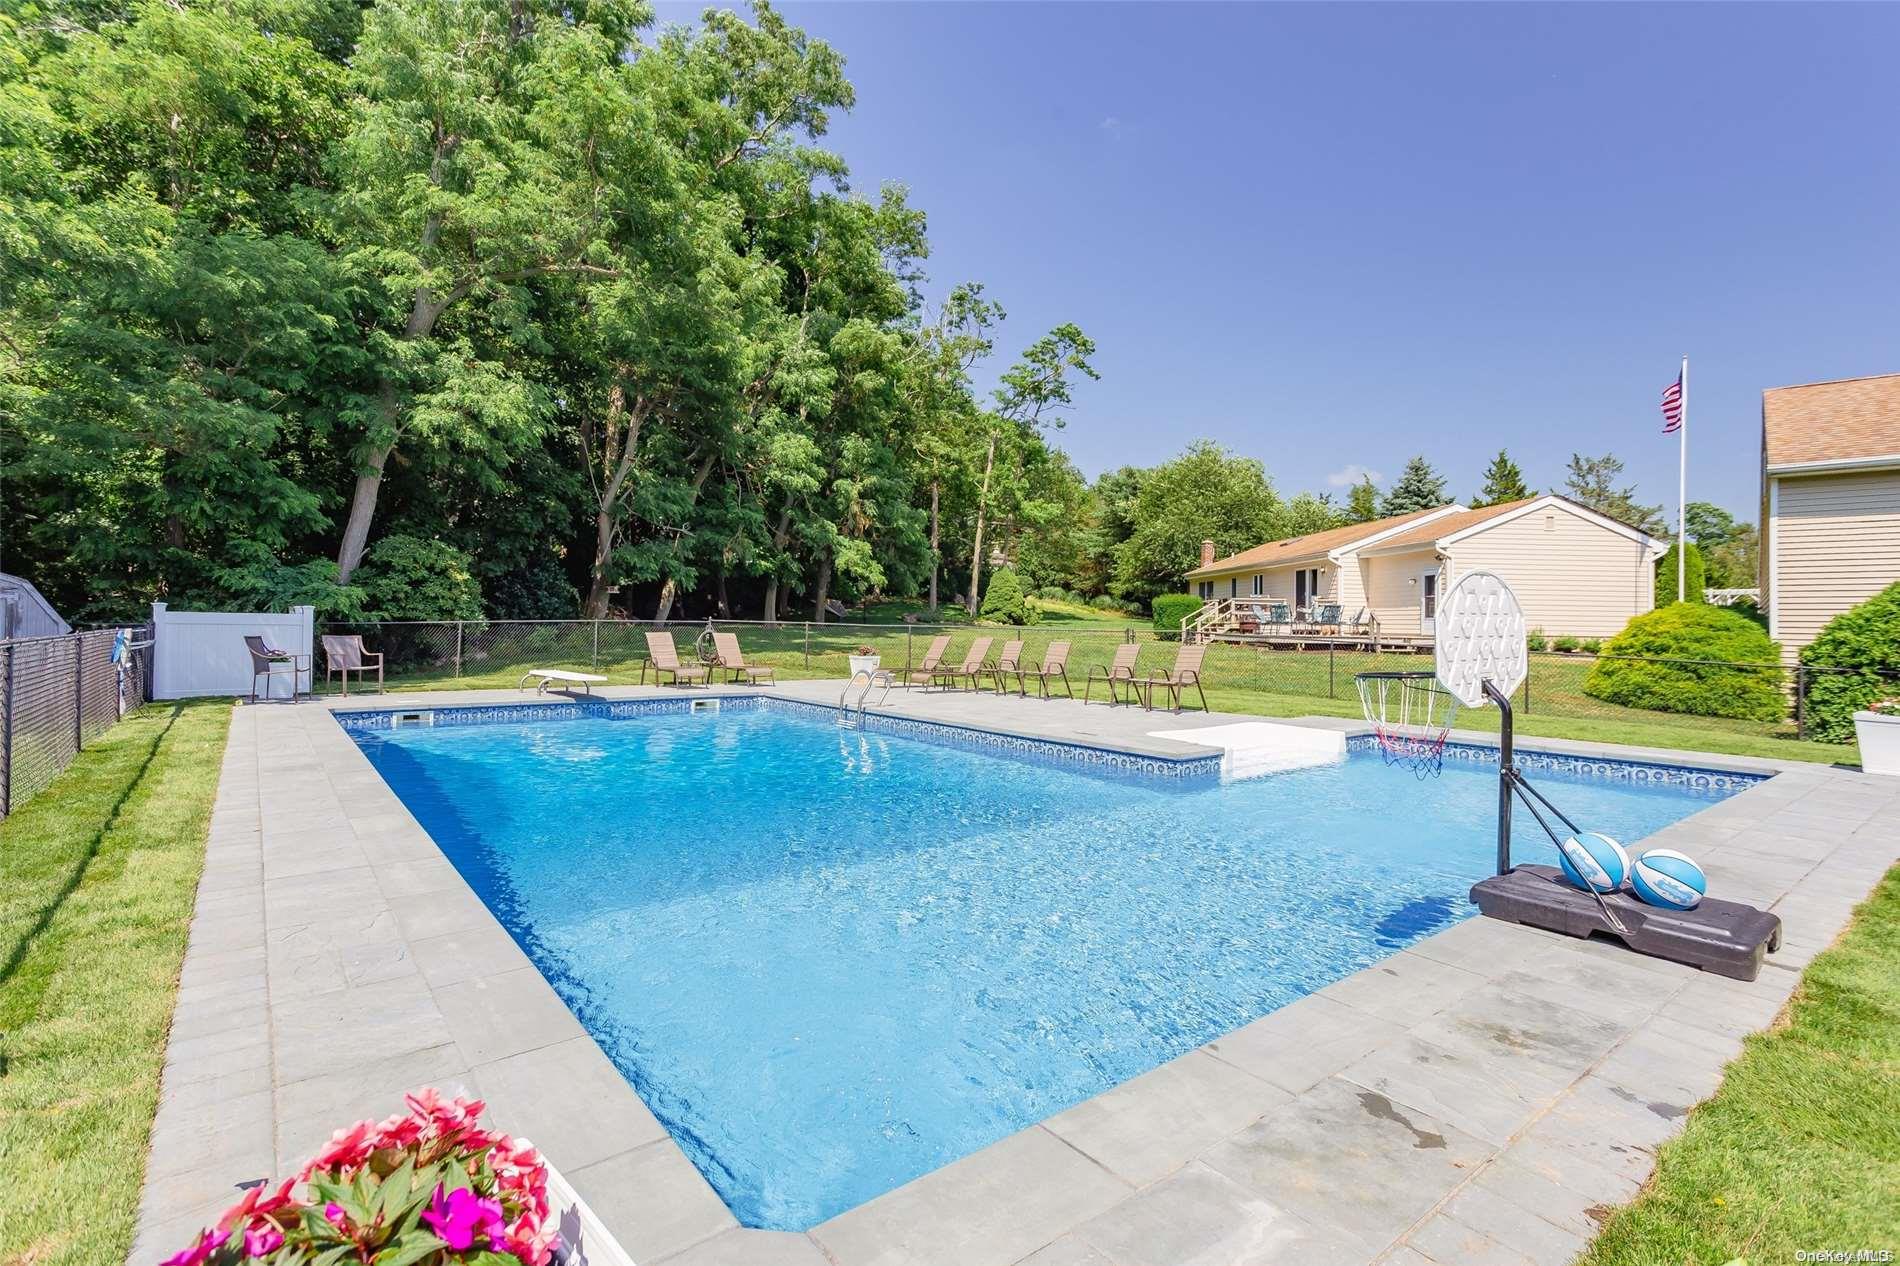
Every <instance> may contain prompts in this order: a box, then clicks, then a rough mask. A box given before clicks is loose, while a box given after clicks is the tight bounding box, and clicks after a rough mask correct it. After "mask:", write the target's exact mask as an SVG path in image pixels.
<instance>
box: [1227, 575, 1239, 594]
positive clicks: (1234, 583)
mask: <svg viewBox="0 0 1900 1266" xmlns="http://www.w3.org/2000/svg"><path fill="white" fill-rule="evenodd" d="M1227 596H1228V597H1230V598H1238V597H1239V596H1240V577H1238V576H1235V577H1234V578H1233V579H1232V580H1229V581H1228V582H1227Z"/></svg>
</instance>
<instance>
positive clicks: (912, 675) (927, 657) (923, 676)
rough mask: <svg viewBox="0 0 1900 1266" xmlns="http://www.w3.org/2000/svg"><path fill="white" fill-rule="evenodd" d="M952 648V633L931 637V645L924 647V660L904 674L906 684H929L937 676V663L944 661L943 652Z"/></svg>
mask: <svg viewBox="0 0 1900 1266" xmlns="http://www.w3.org/2000/svg"><path fill="white" fill-rule="evenodd" d="M949 649H950V635H949V634H948V633H945V634H944V635H943V636H941V637H933V638H931V639H930V645H929V646H928V647H926V648H925V649H924V658H923V662H922V663H920V664H918V665H917V667H916V668H915V669H914V670H912V671H910V672H907V673H905V674H904V684H905V685H906V686H928V685H929V684H930V683H931V682H932V681H935V680H936V677H937V665H938V664H940V663H942V662H943V653H944V652H945V651H947V650H949Z"/></svg>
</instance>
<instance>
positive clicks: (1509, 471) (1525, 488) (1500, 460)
mask: <svg viewBox="0 0 1900 1266" xmlns="http://www.w3.org/2000/svg"><path fill="white" fill-rule="evenodd" d="M1530 495H1531V490H1530V485H1529V484H1526V483H1525V482H1524V472H1523V471H1522V470H1521V469H1519V467H1518V464H1517V463H1516V462H1514V461H1512V460H1511V455H1510V454H1509V453H1508V452H1506V451H1505V450H1503V449H1499V450H1498V455H1497V456H1496V457H1493V458H1492V459H1491V464H1490V465H1489V466H1487V467H1485V471H1484V486H1483V487H1481V488H1479V489H1478V495H1477V496H1475V497H1473V498H1472V499H1471V508H1472V509H1474V510H1476V509H1478V508H1480V507H1481V506H1501V505H1505V504H1507V503H1509V502H1512V501H1522V500H1524V499H1525V498H1526V497H1529V496H1530Z"/></svg>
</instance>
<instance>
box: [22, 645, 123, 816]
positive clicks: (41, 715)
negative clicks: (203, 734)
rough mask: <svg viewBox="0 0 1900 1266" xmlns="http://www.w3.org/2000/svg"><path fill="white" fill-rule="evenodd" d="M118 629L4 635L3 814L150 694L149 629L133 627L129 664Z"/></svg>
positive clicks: (63, 767)
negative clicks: (117, 653)
mask: <svg viewBox="0 0 1900 1266" xmlns="http://www.w3.org/2000/svg"><path fill="white" fill-rule="evenodd" d="M118 632H119V631H118V630H117V629H86V630H83V631H81V632H77V633H69V634H66V635H64V636H61V637H36V638H26V639H22V640H18V641H11V642H0V818H4V817H6V816H7V815H9V814H11V813H12V812H13V811H14V810H15V809H17V808H18V807H19V806H20V805H22V804H24V803H26V801H27V800H28V799H29V798H30V797H32V796H33V795H34V794H36V793H37V792H39V791H41V790H42V789H44V788H45V786H46V785H47V784H48V783H50V782H52V781H53V779H54V778H55V777H57V776H58V774H59V772H60V771H61V770H63V769H65V768H66V766H68V765H70V764H71V763H72V761H73V757H75V756H77V755H78V754H79V752H80V751H81V749H83V748H84V747H85V746H86V744H88V743H90V742H91V741H92V740H93V739H95V738H97V737H99V735H101V734H103V733H104V732H105V731H106V730H107V729H109V728H111V726H112V725H113V723H114V722H116V721H117V720H118V719H119V718H120V717H121V716H123V715H125V714H126V713H127V712H130V711H132V710H133V709H134V708H137V707H139V706H140V705H142V704H143V703H144V702H145V699H146V695H147V692H148V690H149V685H150V683H149V682H148V681H147V679H146V674H147V672H148V671H149V669H150V657H149V654H148V653H147V652H146V651H145V650H144V649H139V648H138V644H139V643H142V642H143V643H149V639H150V630H149V629H147V630H145V631H143V632H141V631H139V630H134V631H133V636H132V638H131V647H129V648H128V649H127V651H126V655H125V662H124V664H123V665H121V664H116V663H114V662H113V659H112V648H113V643H114V641H115V639H116V638H117V636H118ZM122 667H123V669H124V671H123V672H122V671H121V668H122Z"/></svg>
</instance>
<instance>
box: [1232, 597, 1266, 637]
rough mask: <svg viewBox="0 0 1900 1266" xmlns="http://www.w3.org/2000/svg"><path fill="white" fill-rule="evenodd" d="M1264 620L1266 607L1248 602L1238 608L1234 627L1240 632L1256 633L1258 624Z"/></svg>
mask: <svg viewBox="0 0 1900 1266" xmlns="http://www.w3.org/2000/svg"><path fill="white" fill-rule="evenodd" d="M1266 622H1267V611H1266V608H1265V607H1263V606H1261V605H1260V604H1259V603H1257V602H1250V603H1248V604H1247V605H1246V606H1244V607H1241V608H1240V619H1239V622H1238V624H1237V625H1236V627H1237V628H1238V629H1239V631H1240V632H1242V633H1258V632H1259V631H1260V626H1261V625H1263V624H1265V623H1266Z"/></svg>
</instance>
